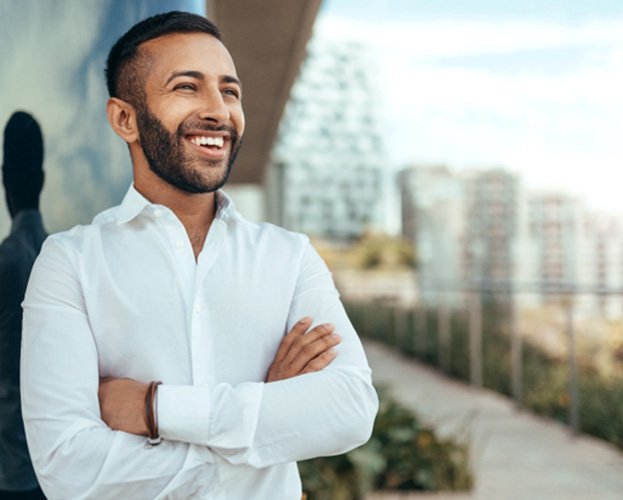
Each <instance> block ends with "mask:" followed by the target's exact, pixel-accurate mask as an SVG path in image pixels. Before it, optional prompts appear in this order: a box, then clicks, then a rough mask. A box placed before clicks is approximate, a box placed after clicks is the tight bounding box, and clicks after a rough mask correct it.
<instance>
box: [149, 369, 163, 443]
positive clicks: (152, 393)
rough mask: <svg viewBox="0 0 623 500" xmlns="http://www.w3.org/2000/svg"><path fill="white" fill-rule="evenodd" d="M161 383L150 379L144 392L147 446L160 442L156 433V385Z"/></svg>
mask: <svg viewBox="0 0 623 500" xmlns="http://www.w3.org/2000/svg"><path fill="white" fill-rule="evenodd" d="M160 384H162V382H160V381H152V382H150V383H149V385H148V386H147V393H146V394H145V420H146V422H147V443H146V446H147V447H151V446H158V445H159V444H160V443H161V442H162V438H161V437H160V434H159V433H158V407H157V406H156V403H157V396H158V394H157V391H158V386H159V385H160Z"/></svg>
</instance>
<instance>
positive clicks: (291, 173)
mask: <svg viewBox="0 0 623 500" xmlns="http://www.w3.org/2000/svg"><path fill="white" fill-rule="evenodd" d="M374 68H375V62H374V59H373V57H372V56H371V55H370V52H369V50H368V49H367V48H366V47H365V46H363V45H361V44H358V43H345V42H331V41H326V40H321V39H318V38H313V39H312V40H311V41H310V44H309V45H308V55H307V59H306V61H305V63H304V64H303V66H302V69H301V73H300V75H299V78H298V80H297V81H296V83H295V85H294V87H293V89H292V93H291V96H290V101H289V103H288V104H287V106H286V110H285V113H284V117H283V120H282V122H281V124H280V128H279V134H278V139H277V144H276V146H275V148H274V149H273V153H272V160H271V164H270V168H269V171H268V174H267V179H266V188H267V210H266V211H267V215H268V219H269V220H271V221H272V222H275V223H277V224H280V225H283V226H285V227H287V228H289V229H293V230H297V231H302V232H306V233H308V234H311V235H314V236H323V237H328V238H333V239H339V240H350V239H354V238H357V237H359V236H360V235H361V234H362V233H364V232H365V231H366V230H367V229H369V228H371V227H378V225H379V224H380V223H381V221H382V219H383V216H384V214H383V206H382V202H381V201H380V198H381V194H382V192H383V189H384V186H383V177H382V175H381V168H382V166H383V161H384V158H385V156H384V154H383V143H382V140H381V133H380V131H379V129H378V121H377V120H376V119H375V117H376V108H375V106H376V103H377V99H378V94H377V93H376V86H375V83H374V82H375V73H374Z"/></svg>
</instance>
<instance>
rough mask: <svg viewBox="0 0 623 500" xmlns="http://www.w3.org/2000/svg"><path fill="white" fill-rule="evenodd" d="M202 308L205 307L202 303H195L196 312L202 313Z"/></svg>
mask: <svg viewBox="0 0 623 500" xmlns="http://www.w3.org/2000/svg"><path fill="white" fill-rule="evenodd" d="M202 309H203V307H202V306H201V304H195V312H196V313H200V312H201V310H202Z"/></svg>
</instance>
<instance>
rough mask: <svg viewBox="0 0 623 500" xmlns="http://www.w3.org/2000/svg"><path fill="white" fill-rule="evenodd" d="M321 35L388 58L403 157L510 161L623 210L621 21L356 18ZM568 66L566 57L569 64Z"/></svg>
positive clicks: (394, 128)
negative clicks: (620, 186)
mask: <svg viewBox="0 0 623 500" xmlns="http://www.w3.org/2000/svg"><path fill="white" fill-rule="evenodd" d="M317 33H318V35H319V36H322V37H327V38H330V39H341V40H346V39H357V40H363V41H364V42H365V43H368V44H369V45H370V46H371V50H373V51H374V52H375V53H376V56H377V58H378V59H379V61H381V65H382V68H383V69H382V71H380V72H379V73H380V77H379V78H380V84H379V87H380V88H381V89H382V95H381V96H380V98H381V99H383V101H384V102H385V106H384V107H383V109H384V115H383V117H382V119H383V120H384V122H385V123H386V126H385V130H386V131H387V134H386V137H387V140H388V142H389V143H390V144H389V148H388V150H389V151H391V152H392V153H393V158H392V160H393V161H394V162H395V163H396V164H405V163H409V162H413V161H419V160H423V161H434V162H447V163H450V164H452V165H454V166H459V167H461V166H483V165H498V166H505V167H507V168H510V169H512V170H516V171H517V172H519V173H521V174H522V175H523V176H524V177H525V179H526V181H527V184H529V185H534V186H548V187H551V186H560V187H565V188H566V189H569V190H572V191H575V192H577V193H581V194H583V195H584V196H586V197H587V198H588V199H589V201H590V202H591V203H593V204H595V205H599V206H600V207H607V208H609V209H612V210H617V211H619V212H623V202H622V201H621V200H620V194H619V193H618V192H617V191H618V190H617V189H614V188H613V187H612V186H613V184H616V183H613V182H612V172H613V171H616V170H617V169H620V168H622V167H623V146H620V145H619V144H620V143H623V141H621V140H620V138H619V137H618V135H619V133H618V131H619V130H620V122H621V119H622V117H623V92H622V91H621V83H622V82H623V18H612V19H609V20H593V21H588V20H587V21H586V22H585V23H578V22H577V20H576V22H575V23H574V24H562V23H552V22H540V21H533V22H530V21H527V20H505V21H502V22H485V21H480V20H472V21H456V20H434V21H431V22H419V21H418V22H410V23H404V22H393V23H390V24H383V23H382V22H376V23H375V24H366V23H356V22H352V21H349V20H343V19H338V18H331V17H327V18H323V19H321V21H320V23H319V26H318V29H317ZM563 63H564V64H563Z"/></svg>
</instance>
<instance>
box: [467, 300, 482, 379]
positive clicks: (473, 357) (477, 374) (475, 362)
mask: <svg viewBox="0 0 623 500" xmlns="http://www.w3.org/2000/svg"><path fill="white" fill-rule="evenodd" d="M469 380H470V383H471V385H473V386H475V387H482V305H481V297H480V291H479V290H472V291H471V292H470V300H469Z"/></svg>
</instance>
